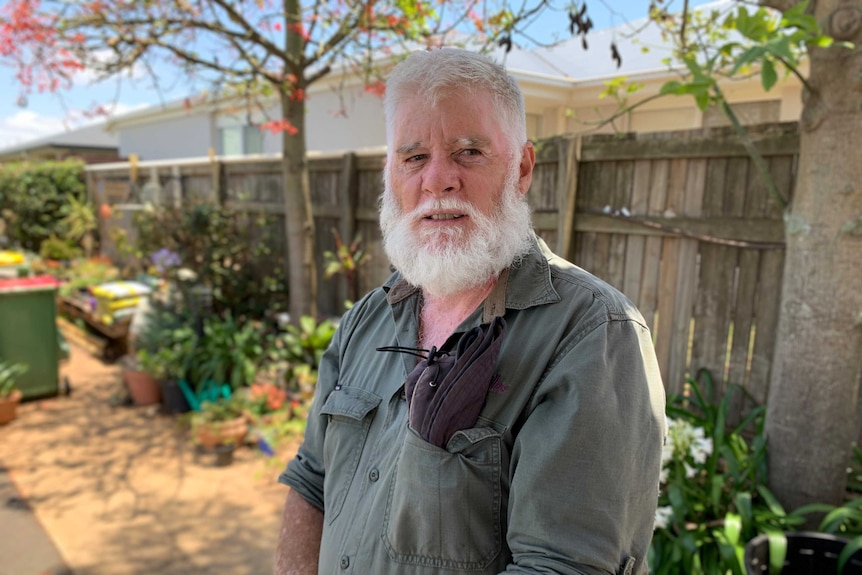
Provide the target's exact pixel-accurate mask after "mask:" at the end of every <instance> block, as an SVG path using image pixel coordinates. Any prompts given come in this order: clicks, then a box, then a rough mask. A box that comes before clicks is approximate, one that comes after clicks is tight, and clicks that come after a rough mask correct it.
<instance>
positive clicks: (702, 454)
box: [691, 438, 712, 465]
mask: <svg viewBox="0 0 862 575" xmlns="http://www.w3.org/2000/svg"><path fill="white" fill-rule="evenodd" d="M710 455H712V439H710V438H699V439H695V441H694V443H692V445H691V458H692V459H693V460H694V462H695V463H697V464H699V465H703V464H704V463H706V458H707V457H709V456H710Z"/></svg>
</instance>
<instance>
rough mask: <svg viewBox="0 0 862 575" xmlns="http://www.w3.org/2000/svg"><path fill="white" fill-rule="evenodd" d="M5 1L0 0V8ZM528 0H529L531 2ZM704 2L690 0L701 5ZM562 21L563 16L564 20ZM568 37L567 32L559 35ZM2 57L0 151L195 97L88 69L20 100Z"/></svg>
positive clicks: (627, 16)
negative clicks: (98, 111)
mask: <svg viewBox="0 0 862 575" xmlns="http://www.w3.org/2000/svg"><path fill="white" fill-rule="evenodd" d="M6 1H7V0H0V6H3V5H5V4H6ZM529 1H530V0H528V2H529ZM705 2H706V0H690V5H691V6H699V5H702V4H704V3H705ZM663 4H664V5H666V6H667V5H671V6H672V7H673V8H678V9H681V7H682V0H664V2H663ZM648 6H649V0H588V14H589V16H590V18H591V19H592V20H593V24H594V27H595V29H597V30H600V29H604V28H608V27H611V26H617V25H620V24H624V23H625V22H628V21H631V20H635V19H638V18H643V17H645V16H646V15H647V10H648ZM563 24H565V19H563ZM562 28H563V27H562V26H561V23H560V18H559V13H558V14H557V17H556V19H554V18H545V19H543V20H542V21H540V22H538V23H536V24H535V25H534V26H533V27H532V28H531V29H530V34H531V36H532V37H534V38H535V39H537V40H538V41H541V42H547V41H549V40H550V39H551V38H553V37H554V36H553V35H554V34H555V33H557V34H559V33H560V32H561V30H562ZM559 38H560V39H567V38H568V36H560V37H559ZM4 64H5V63H3V62H2V61H0V86H3V87H4V88H2V89H0V150H2V149H3V148H8V147H13V146H18V145H20V144H23V143H26V142H28V141H30V140H35V139H39V138H42V137H45V136H49V135H52V134H56V133H59V132H63V131H68V130H72V129H75V128H80V127H83V126H84V125H88V124H92V123H94V122H101V121H104V120H105V118H104V117H100V118H96V119H94V118H92V117H87V115H86V111H87V110H92V109H94V107H96V106H104V107H106V108H110V109H111V110H113V114H115V115H121V114H124V113H128V112H130V111H134V110H138V109H142V108H146V107H148V106H155V105H159V104H162V103H165V102H169V101H173V100H176V99H180V98H183V97H186V96H190V95H194V94H195V93H196V90H195V88H194V87H193V86H190V85H188V84H184V83H183V82H182V81H178V80H177V78H176V76H175V75H170V76H171V77H165V78H161V79H160V80H161V83H162V86H161V89H160V90H156V89H155V88H154V87H153V86H152V81H151V80H150V79H149V78H148V77H146V76H145V75H143V74H141V75H136V77H123V78H112V79H109V80H104V81H101V82H96V81H95V79H94V78H93V77H92V76H91V75H88V74H86V73H84V74H82V75H81V76H80V77H79V78H78V79H77V81H76V82H75V84H74V86H72V88H71V89H68V90H61V91H59V92H58V93H42V94H38V93H32V94H29V95H28V96H27V98H26V101H20V99H19V88H18V84H17V80H16V79H15V74H14V70H13V69H12V68H11V67H9V66H8V65H4Z"/></svg>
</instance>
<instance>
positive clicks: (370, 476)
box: [368, 468, 380, 482]
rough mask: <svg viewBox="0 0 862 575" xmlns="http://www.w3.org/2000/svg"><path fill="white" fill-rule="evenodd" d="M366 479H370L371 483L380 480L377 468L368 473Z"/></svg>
mask: <svg viewBox="0 0 862 575" xmlns="http://www.w3.org/2000/svg"><path fill="white" fill-rule="evenodd" d="M368 479H370V480H371V481H372V482H374V481H377V480H378V479H380V472H379V471H378V470H377V468H374V469H372V470H371V471H369V472H368Z"/></svg>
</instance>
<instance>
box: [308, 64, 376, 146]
mask: <svg viewBox="0 0 862 575" xmlns="http://www.w3.org/2000/svg"><path fill="white" fill-rule="evenodd" d="M322 82H324V83H325V82H326V80H323V81H322ZM322 88H323V89H319V90H314V91H312V92H311V93H310V95H309V98H308V105H307V108H306V115H305V125H306V129H307V130H308V133H307V134H306V136H307V139H306V144H307V146H308V149H309V150H314V151H320V152H333V151H340V150H358V149H361V148H371V147H378V146H382V145H384V144H385V143H386V128H385V126H384V123H383V100H382V99H381V98H379V97H378V96H375V95H373V94H370V93H368V92H366V91H365V90H364V89H363V88H361V87H352V88H345V89H344V90H343V91H342V93H341V94H339V92H338V90H337V89H335V88H332V87H330V86H328V85H324V86H322Z"/></svg>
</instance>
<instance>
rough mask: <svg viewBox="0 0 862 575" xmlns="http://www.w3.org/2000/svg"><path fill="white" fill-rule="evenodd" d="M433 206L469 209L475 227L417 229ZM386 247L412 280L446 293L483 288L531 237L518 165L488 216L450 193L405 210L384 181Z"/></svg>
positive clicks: (521, 252) (517, 255) (434, 292)
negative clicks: (495, 208) (499, 199)
mask: <svg viewBox="0 0 862 575" xmlns="http://www.w3.org/2000/svg"><path fill="white" fill-rule="evenodd" d="M429 210H452V211H456V212H460V213H463V214H466V215H467V216H468V217H469V221H470V222H471V223H472V228H471V229H469V230H464V229H462V228H460V227H457V226H452V227H451V228H443V229H442V230H438V229H424V230H421V231H419V232H416V231H415V230H414V227H413V226H414V225H415V223H416V222H419V221H420V220H421V217H422V214H423V213H428V211H429ZM380 227H381V229H382V230H383V247H384V249H385V250H386V255H387V256H389V261H390V262H392V265H394V266H395V268H396V269H397V270H398V271H399V272H401V276H402V277H403V278H404V279H405V280H407V281H408V282H409V283H410V284H411V285H414V286H417V287H421V288H422V289H423V290H425V291H427V292H428V293H429V294H430V295H433V296H435V297H445V296H450V295H453V294H456V293H459V292H461V291H464V290H468V289H472V288H478V287H481V286H483V285H485V284H487V282H488V281H489V280H490V279H491V278H493V277H496V276H497V274H499V273H500V272H501V271H502V270H503V269H505V268H507V267H509V266H510V265H511V264H512V263H513V262H514V261H515V260H516V259H518V258H521V257H523V256H525V255H526V254H527V253H529V251H530V249H531V246H532V242H533V226H532V222H531V219H530V207H529V205H528V204H527V201H526V199H525V198H524V196H523V195H522V194H521V193H520V192H519V190H518V187H517V166H515V170H513V173H511V174H510V175H509V177H508V178H506V182H505V184H504V189H503V193H502V195H501V203H500V205H499V206H498V208H497V210H496V211H495V212H494V213H492V214H490V215H487V216H486V215H485V214H482V213H480V212H479V211H478V210H477V209H476V208H475V207H474V206H473V205H472V204H470V203H468V202H464V201H461V200H455V199H452V198H444V199H442V200H437V201H435V202H434V203H432V204H424V205H422V206H421V208H417V209H415V210H414V211H413V212H412V213H410V214H404V213H403V212H402V210H401V206H400V205H398V201H397V200H396V199H395V194H394V193H393V192H392V190H391V189H390V188H389V185H388V182H387V183H386V186H385V190H384V192H383V196H382V197H381V201H380Z"/></svg>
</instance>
